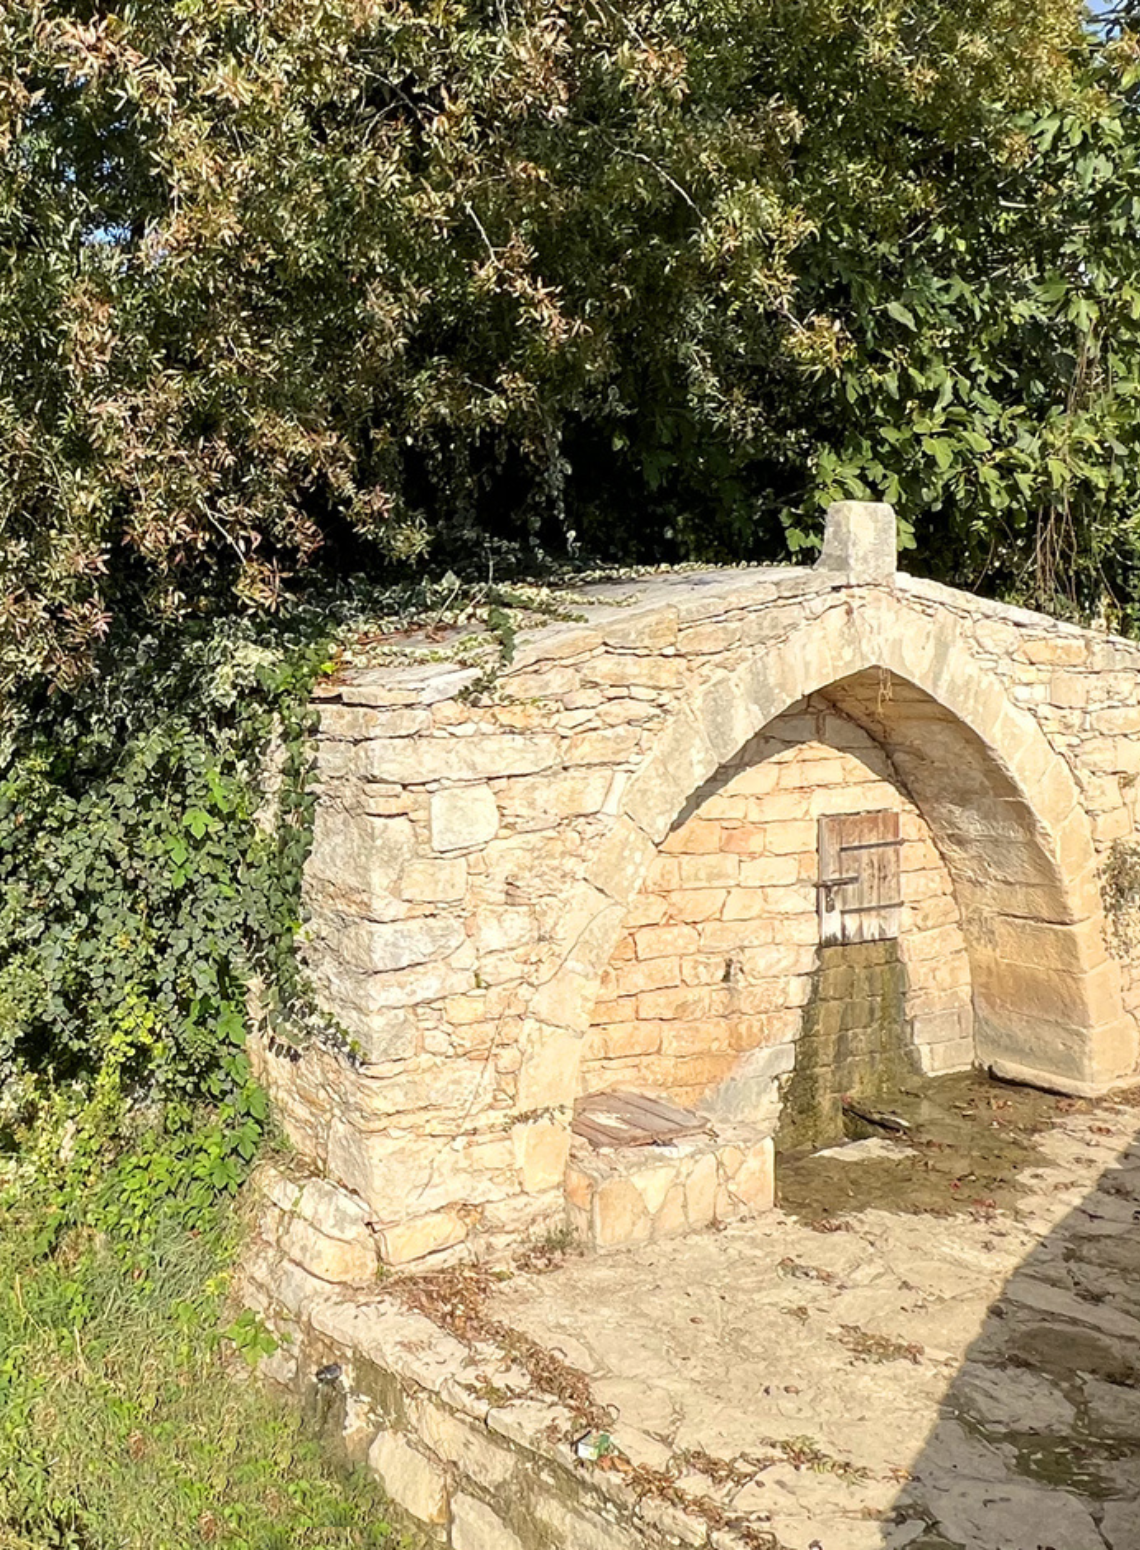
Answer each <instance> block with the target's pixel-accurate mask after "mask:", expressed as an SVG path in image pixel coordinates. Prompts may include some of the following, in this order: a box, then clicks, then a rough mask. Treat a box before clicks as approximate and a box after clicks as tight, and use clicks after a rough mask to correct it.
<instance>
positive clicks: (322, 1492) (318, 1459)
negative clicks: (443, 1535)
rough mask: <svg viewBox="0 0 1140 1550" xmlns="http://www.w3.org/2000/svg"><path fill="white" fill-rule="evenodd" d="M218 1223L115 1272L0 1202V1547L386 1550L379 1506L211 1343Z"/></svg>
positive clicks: (162, 1238) (111, 1264)
mask: <svg viewBox="0 0 1140 1550" xmlns="http://www.w3.org/2000/svg"><path fill="white" fill-rule="evenodd" d="M234 1241H235V1239H234V1232H233V1229H232V1222H228V1221H227V1218H226V1216H225V1214H219V1213H218V1212H216V1211H215V1212H214V1213H212V1214H211V1215H210V1216H209V1218H208V1220H204V1221H203V1225H202V1231H201V1232H199V1233H198V1234H197V1235H196V1236H189V1235H187V1234H186V1233H185V1232H184V1231H183V1230H182V1228H181V1227H177V1228H171V1229H170V1230H167V1231H166V1232H164V1233H162V1234H160V1235H159V1237H158V1239H156V1240H155V1242H154V1243H153V1244H152V1248H151V1251H150V1252H149V1253H148V1254H146V1255H145V1256H141V1257H140V1256H135V1257H134V1258H132V1259H131V1260H130V1261H129V1262H127V1263H124V1262H123V1260H122V1259H121V1257H119V1256H116V1255H115V1254H113V1253H112V1252H111V1251H110V1248H109V1247H108V1245H107V1244H105V1243H102V1242H101V1241H100V1240H99V1239H98V1238H97V1237H96V1236H95V1235H93V1234H92V1233H91V1232H90V1230H84V1231H82V1232H75V1233H72V1234H71V1235H69V1237H68V1238H67V1239H66V1240H65V1241H64V1242H63V1244H62V1245H61V1246H60V1249H59V1251H58V1252H57V1253H56V1254H55V1255H54V1256H53V1257H51V1258H50V1259H47V1260H45V1259H44V1258H43V1257H42V1256H41V1254H40V1245H39V1222H38V1217H37V1214H36V1212H35V1211H34V1210H31V1211H30V1210H29V1209H28V1207H27V1202H26V1201H25V1202H24V1203H23V1204H21V1205H15V1204H13V1202H12V1201H11V1200H8V1201H6V1202H0V1547H3V1550H79V1547H82V1550H185V1547H186V1546H188V1545H199V1544H214V1545H217V1546H219V1547H222V1550H272V1547H281V1550H298V1547H303V1546H306V1545H312V1546H317V1545H320V1546H323V1547H329V1550H381V1547H389V1550H395V1545H396V1539H395V1536H394V1535H393V1534H392V1533H391V1531H390V1530H389V1529H388V1527H387V1526H386V1524H385V1522H384V1503H383V1501H382V1499H381V1498H380V1496H379V1493H378V1492H377V1491H376V1490H375V1488H374V1486H372V1485H371V1484H370V1483H369V1481H368V1480H367V1479H366V1478H365V1477H363V1476H362V1475H353V1476H350V1477H347V1478H343V1477H339V1476H338V1475H337V1474H335V1473H334V1471H333V1470H332V1469H331V1468H330V1466H329V1465H328V1464H327V1463H326V1462H325V1461H324V1460H323V1459H322V1456H321V1454H320V1451H319V1449H318V1447H317V1445H316V1443H315V1442H314V1441H312V1440H309V1439H308V1438H306V1437H305V1435H304V1434H303V1432H302V1430H301V1427H300V1424H299V1422H298V1419H297V1417H296V1416H295V1415H294V1414H292V1413H291V1412H290V1411H289V1410H287V1409H286V1408H285V1407H284V1406H278V1405H277V1404H276V1403H275V1402H274V1401H273V1400H272V1399H271V1398H270V1397H269V1396H268V1395H267V1394H266V1393H265V1391H264V1390H263V1388H262V1387H261V1385H260V1384H258V1383H251V1382H250V1381H249V1379H248V1377H247V1376H246V1375H245V1371H244V1366H243V1364H242V1363H241V1360H240V1358H241V1357H245V1358H246V1359H247V1360H248V1361H251V1362H252V1361H253V1360H256V1358H257V1356H258V1355H259V1354H260V1353H263V1352H264V1351H266V1350H267V1349H268V1348H269V1346H270V1343H271V1340H270V1337H269V1336H268V1334H267V1332H266V1331H265V1330H264V1328H263V1326H261V1324H260V1322H259V1321H258V1320H257V1319H256V1318H255V1317H254V1316H253V1315H252V1314H241V1315H239V1316H238V1317H237V1318H236V1320H234V1322H233V1323H231V1324H230V1325H229V1328H228V1329H226V1330H225V1332H224V1333H221V1332H220V1329H221V1325H222V1323H223V1322H224V1320H225V1316H226V1313H225V1310H226V1289H227V1275H226V1271H225V1269H224V1266H225V1264H226V1262H227V1261H228V1259H229V1257H230V1255H231V1254H232V1252H233V1247H234Z"/></svg>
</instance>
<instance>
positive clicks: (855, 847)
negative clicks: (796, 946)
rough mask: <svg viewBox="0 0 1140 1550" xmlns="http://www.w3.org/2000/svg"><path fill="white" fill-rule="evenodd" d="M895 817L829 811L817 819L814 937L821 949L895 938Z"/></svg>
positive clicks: (897, 901)
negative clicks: (816, 925)
mask: <svg viewBox="0 0 1140 1550" xmlns="http://www.w3.org/2000/svg"><path fill="white" fill-rule="evenodd" d="M901 845H902V840H901V839H900V837H899V815H898V813H893V812H890V811H883V812H877V813H834V814H829V815H828V816H826V817H824V818H821V819H820V820H819V933H820V941H821V942H822V943H823V945H824V946H825V947H828V946H832V945H834V944H836V943H840V942H882V941H886V940H887V939H889V938H891V937H897V936H898V934H899V910H900V907H901V905H902V890H901V878H900V871H899V850H900V848H901Z"/></svg>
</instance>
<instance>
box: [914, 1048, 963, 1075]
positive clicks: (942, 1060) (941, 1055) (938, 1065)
mask: <svg viewBox="0 0 1140 1550" xmlns="http://www.w3.org/2000/svg"><path fill="white" fill-rule="evenodd" d="M918 1058H919V1063H920V1065H921V1067H922V1074H923V1075H924V1076H943V1075H945V1074H946V1073H948V1072H951V1071H968V1070H969V1069H970V1067H971V1066H972V1065H973V1064H974V1041H973V1039H952V1040H949V1041H946V1042H943V1043H941V1044H921V1045H919V1047H918Z"/></svg>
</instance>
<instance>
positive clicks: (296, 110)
mask: <svg viewBox="0 0 1140 1550" xmlns="http://www.w3.org/2000/svg"><path fill="white" fill-rule="evenodd" d="M1082 14H1083V8H1082V6H1081V5H1080V4H1079V0H923V3H922V4H919V3H918V0H903V3H898V0H857V3H856V0H701V3H700V4H697V3H695V0H667V3H664V4H662V3H659V0H653V3H650V0H635V3H632V4H625V5H620V6H619V5H614V4H611V3H610V0H587V3H585V4H568V3H564V0H562V3H560V0H495V3H491V0H474V3H472V0H437V3H433V4H432V5H430V6H422V5H415V4H412V3H411V0H392V3H383V4H381V3H379V0H265V3H263V4H258V5H256V6H253V5H250V4H248V3H247V0H176V3H171V0H129V3H127V4H124V5H122V6H119V7H117V8H115V9H114V10H113V11H112V10H111V9H110V8H108V7H105V6H104V5H103V4H102V3H100V0H29V3H28V4H27V5H25V6H20V7H14V6H12V7H8V8H7V10H6V11H5V13H4V17H3V20H2V22H0V157H2V158H3V172H4V176H3V178H2V179H0V252H2V253H3V254H5V255H6V257H4V258H2V259H0V535H2V536H0V681H7V682H13V681H16V680H18V679H21V678H26V677H28V676H31V677H40V678H45V679H47V680H48V681H51V682H56V683H62V684H65V685H66V684H70V683H73V682H74V681H76V679H77V678H78V677H80V676H82V674H83V673H84V672H86V671H87V670H88V669H89V667H90V665H91V662H92V660H93V659H94V658H95V657H96V656H97V655H98V652H99V646H100V642H101V640H102V639H103V634H104V632H105V631H106V629H107V628H108V623H109V620H110V619H111V617H115V618H130V619H132V620H136V621H137V619H138V618H139V617H143V618H145V619H155V618H174V617H178V616H182V615H185V614H187V613H190V614H194V613H195V611H197V610H199V609H202V608H205V607H214V606H220V607H223V608H225V607H229V606H232V604H233V602H234V600H235V599H236V600H237V601H238V602H239V603H241V604H242V605H243V606H248V607H250V608H253V609H257V608H272V607H274V606H277V605H278V604H279V602H280V600H281V598H282V596H283V595H284V593H285V592H286V591H287V590H288V589H289V588H290V587H291V586H294V585H296V581H295V579H294V578H295V577H296V576H297V575H298V574H299V573H301V572H303V571H305V570H311V569H312V568H313V567H315V566H316V567H320V566H324V567H326V568H329V569H331V570H333V571H336V572H338V573H340V574H344V573H346V572H348V571H351V570H354V569H366V570H368V571H370V572H371V573H372V574H373V575H375V574H377V573H379V572H380V571H385V570H386V571H388V572H395V571H398V570H399V569H400V568H401V567H407V566H408V565H410V564H412V563H414V562H421V563H424V564H426V565H428V566H430V567H431V568H432V569H433V570H435V572H436V573H437V574H438V572H439V571H442V570H443V569H444V568H445V567H446V566H448V565H451V566H453V567H456V568H459V567H475V568H477V569H480V570H481V571H482V573H483V574H484V575H486V574H487V573H488V571H489V570H490V569H491V568H492V567H494V568H495V573H496V574H497V575H500V576H501V575H503V574H504V573H506V570H507V568H508V567H509V566H510V565H512V564H517V565H524V566H532V567H533V566H536V565H541V564H542V563H544V562H545V561H546V560H548V559H549V558H550V557H551V556H554V557H557V556H566V555H573V554H575V553H585V554H587V555H591V556H595V557H600V558H602V559H606V560H619V561H624V560H629V559H633V560H640V561H644V560H672V559H677V558H685V557H714V558H725V557H729V558H738V559H739V558H746V557H749V556H760V555H771V554H775V553H779V552H781V551H783V550H784V546H785V542H786V541H785V537H784V533H785V527H786V528H787V531H788V533H789V534H790V540H791V543H792V544H793V545H795V544H800V543H804V542H809V543H810V542H811V541H812V539H813V537H814V535H815V533H816V531H817V527H818V510H819V507H820V503H821V501H822V500H823V499H825V498H826V496H827V494H828V493H830V492H832V491H833V490H835V489H842V490H848V491H850V490H863V489H866V490H867V491H868V492H870V493H876V494H877V493H884V492H894V491H897V494H898V498H899V500H900V503H901V504H902V505H903V506H904V507H905V508H906V509H905V510H904V513H903V514H904V517H905V518H906V520H907V521H909V522H910V523H911V524H912V525H913V526H914V530H915V533H916V537H917V539H918V542H919V543H920V546H921V548H922V553H923V556H924V558H925V559H926V561H927V563H928V564H929V565H930V566H932V567H933V568H937V569H940V570H941V571H943V572H946V571H948V570H949V569H953V568H954V567H957V569H958V570H962V569H963V568H967V569H968V567H969V566H970V565H971V564H973V563H974V560H975V557H976V556H978V555H981V554H982V553H983V551H984V550H985V543H986V540H987V538H989V537H990V536H991V529H992V528H994V526H995V524H996V529H997V536H996V542H997V543H998V545H999V548H1000V549H1001V551H1002V562H1003V563H1002V576H1003V577H1005V578H1012V579H1011V584H1013V582H1014V581H1016V578H1017V576H1018V574H1019V566H1020V565H1021V563H1022V559H1023V557H1024V555H1025V554H1027V553H1028V554H1030V555H1031V554H1032V553H1033V551H1034V544H1035V542H1036V534H1037V531H1038V527H1039V524H1040V522H1041V521H1042V520H1043V517H1042V513H1044V514H1046V515H1047V514H1050V513H1052V512H1054V511H1056V510H1057V509H1059V508H1061V507H1063V505H1064V502H1063V501H1059V500H1058V499H1057V492H1058V491H1065V490H1070V491H1073V492H1074V495H1073V499H1072V500H1070V501H1069V505H1070V507H1071V506H1072V505H1073V501H1074V500H1075V503H1076V505H1077V506H1078V507H1080V506H1082V503H1084V506H1086V507H1091V505H1092V504H1095V501H1096V500H1098V499H1099V500H1101V501H1102V502H1103V507H1102V509H1103V510H1104V511H1105V512H1106V513H1107V514H1108V518H1109V520H1110V522H1112V521H1115V520H1116V518H1117V514H1118V512H1121V511H1123V510H1124V509H1125V505H1126V501H1127V498H1128V496H1127V476H1125V475H1122V474H1121V473H1120V469H1121V468H1122V467H1123V466H1124V465H1125V464H1126V463H1127V452H1128V447H1129V446H1130V442H1129V439H1128V437H1129V435H1130V431H1129V426H1130V425H1131V418H1130V417H1131V414H1132V408H1131V400H1130V398H1129V397H1128V393H1125V392H1123V391H1122V390H1121V391H1117V390H1116V389H1115V388H1114V390H1113V393H1112V394H1110V395H1109V397H1110V398H1111V402H1112V405H1113V406H1114V407H1112V408H1111V410H1109V409H1107V408H1106V407H1105V405H1106V403H1107V402H1108V399H1106V393H1105V385H1106V383H1107V382H1108V381H1109V379H1111V381H1112V382H1113V383H1119V382H1125V381H1132V380H1134V374H1131V375H1129V374H1130V373H1131V372H1132V368H1131V364H1130V363H1131V355H1130V349H1131V346H1130V344H1129V343H1128V339H1127V337H1126V335H1127V328H1124V327H1122V320H1126V319H1127V317H1128V301H1127V298H1126V297H1125V296H1124V295H1123V292H1122V290H1121V289H1120V288H1121V287H1123V286H1124V285H1125V282H1127V283H1128V284H1131V276H1132V273H1133V271H1134V268H1135V264H1134V255H1133V251H1132V246H1131V241H1132V239H1131V238H1129V237H1128V236H1127V233H1126V231H1125V226H1123V225H1121V224H1120V222H1121V221H1124V222H1125V223H1126V221H1127V219H1128V218H1129V216H1128V211H1129V209H1130V205H1129V201H1130V200H1131V198H1132V194H1131V192H1130V189H1131V178H1132V172H1131V168H1132V165H1133V159H1134V149H1133V148H1134V145H1135V137H1136V129H1135V112H1134V108H1133V106H1131V105H1130V104H1131V98H1130V97H1129V95H1128V93H1129V91H1130V90H1131V88H1130V87H1129V86H1128V72H1129V71H1130V70H1131V69H1132V68H1133V65H1132V61H1133V60H1134V55H1135V46H1134V43H1133V42H1132V40H1131V38H1130V36H1129V35H1127V34H1125V35H1124V36H1123V37H1122V38H1118V39H1115V41H1113V42H1112V43H1111V45H1107V46H1105V47H1101V45H1100V44H1099V43H1094V42H1093V41H1090V39H1089V38H1086V37H1085V36H1084V35H1083V33H1082V30H1081V17H1082ZM1051 123H1052V124H1053V125H1054V128H1053V130H1052V132H1050V130H1049V129H1048V127H1047V126H1048V125H1049V124H1051ZM1077 125H1080V126H1082V127H1081V129H1080V133H1079V134H1077V133H1075V129H1074V126H1077ZM1113 210H1115V211H1116V212H1117V213H1116V214H1115V215H1114V214H1112V211H1113ZM1019 212H1020V213H1019ZM1111 232H1115V234H1116V235H1115V237H1114V238H1113V240H1112V242H1111V243H1109V245H1108V246H1107V247H1100V246H1098V244H1100V243H1101V242H1102V239H1103V238H1104V237H1105V235H1106V234H1109V233H1111ZM1090 265H1091V268H1089V267H1088V266H1090ZM1058 285H1059V286H1060V287H1061V289H1060V290H1057V289H1056V287H1057V286H1058ZM1114 287H1115V288H1114ZM1050 288H1053V289H1050ZM1110 297H1111V305H1110V306H1108V305H1107V301H1108V299H1109V298H1110ZM1094 306H1095V307H1096V308H1098V309H1100V312H1099V314H1098V315H1097V316H1094V314H1093V311H1092V310H1090V308H1092V307H1094ZM1129 326H1130V325H1129ZM1081 339H1091V340H1092V346H1091V350H1086V351H1085V353H1084V355H1083V356H1082V355H1081V351H1080V348H1079V344H1080V340H1081ZM1079 360H1084V362H1085V364H1084V365H1083V366H1082V367H1081V369H1080V370H1079V371H1078V370H1076V363H1077V362H1078V361H1079ZM943 372H944V373H945V376H943V375H942V373H943ZM1121 372H1123V377H1122V376H1121V375H1120V373H1121ZM1130 391H1131V390H1130V389H1129V392H1130ZM947 394H948V395H949V396H947ZM1073 394H1075V395H1076V399H1077V400H1079V403H1080V406H1081V407H1080V414H1079V415H1078V416H1077V420H1076V421H1074V423H1073V424H1072V425H1071V426H1069V425H1068V421H1069V420H1071V419H1072V418H1073V417H1072V416H1071V415H1070V413H1069V407H1070V398H1071V397H1072V395H1073ZM912 422H919V423H920V424H921V427H922V428H921V429H915V428H913V427H912ZM1118 431H1120V432H1122V433H1123V434H1118ZM892 435H893V436H894V437H895V438H896V439H894V440H892V439H891V437H892ZM1117 447H1119V449H1120V450H1119V451H1117V450H1115V449H1116V448H1117ZM1066 498H1068V497H1066ZM931 507H933V508H935V515H934V516H933V518H931V519H930V520H929V521H927V520H926V516H925V513H926V512H927V510H928V509H930V508H931ZM781 519H782V520H781ZM1082 520H1083V519H1082ZM1084 525H1085V526H1086V527H1087V526H1088V524H1087V523H1085V524H1084ZM1054 531H1055V527H1054ZM963 543H965V547H966V549H967V560H966V561H965V566H963V564H962V563H960V559H961V557H960V555H959V553H958V551H959V549H960V548H961V547H962V545H963ZM1046 547H1048V543H1046ZM955 573H957V572H955ZM202 811H203V812H205V813H209V812H210V811H211V809H210V808H209V806H203V808H202ZM187 834H188V836H189V838H190V839H191V840H192V841H194V843H195V844H197V843H199V842H200V841H201V840H202V839H203V838H208V831H204V834H203V835H197V834H195V833H194V830H193V828H188V829H187ZM7 993H8V994H14V995H19V994H33V993H34V987H32V986H31V985H30V984H29V983H28V982H24V981H21V982H20V983H19V984H15V985H13V987H12V988H11V990H10V991H9V992H7Z"/></svg>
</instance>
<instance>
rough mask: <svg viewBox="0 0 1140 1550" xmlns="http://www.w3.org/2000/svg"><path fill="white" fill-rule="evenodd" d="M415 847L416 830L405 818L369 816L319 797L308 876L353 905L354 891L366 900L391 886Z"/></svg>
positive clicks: (334, 896) (345, 903) (306, 869)
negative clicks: (320, 799) (321, 799)
mask: <svg viewBox="0 0 1140 1550" xmlns="http://www.w3.org/2000/svg"><path fill="white" fill-rule="evenodd" d="M415 848H416V834H415V829H414V827H413V825H412V823H411V821H410V820H409V819H407V818H371V817H369V816H368V815H366V814H363V813H353V812H349V811H348V810H347V809H346V808H344V807H341V806H339V805H337V804H336V803H334V802H331V801H328V800H324V801H320V802H318V803H317V808H316V812H315V814H314V816H313V848H312V851H311V852H310V854H309V859H308V861H307V863H306V867H305V872H306V878H307V879H308V880H309V881H310V882H311V881H318V882H320V883H322V884H324V891H325V892H326V893H328V892H329V891H330V890H331V891H332V896H333V899H334V901H335V900H337V899H339V900H340V901H341V902H342V903H343V904H344V905H345V906H347V907H352V903H353V900H352V896H353V895H360V896H361V899H362V902H363V903H364V904H365V905H367V903H368V902H370V901H371V900H372V899H373V898H375V897H377V896H380V895H383V894H384V893H385V892H387V891H388V890H390V889H391V887H392V885H393V884H394V882H395V880H396V877H397V875H398V874H399V871H400V868H401V867H402V866H403V865H404V863H405V862H406V861H408V860H410V859H411V857H412V855H413V854H414V853H415Z"/></svg>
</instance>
